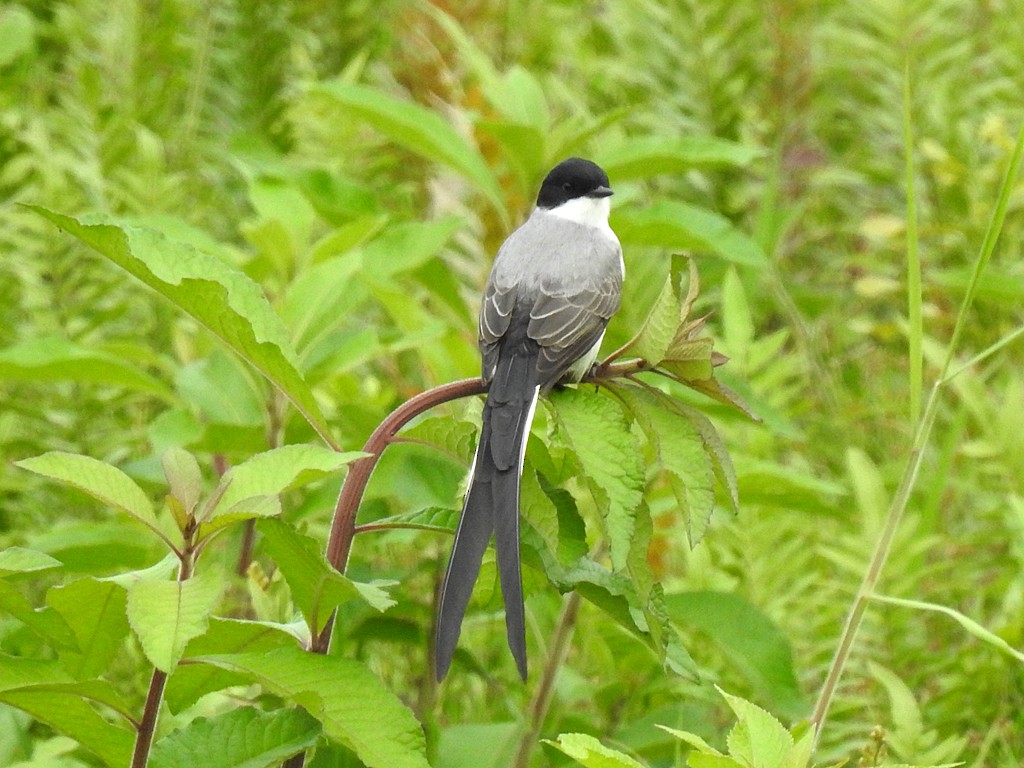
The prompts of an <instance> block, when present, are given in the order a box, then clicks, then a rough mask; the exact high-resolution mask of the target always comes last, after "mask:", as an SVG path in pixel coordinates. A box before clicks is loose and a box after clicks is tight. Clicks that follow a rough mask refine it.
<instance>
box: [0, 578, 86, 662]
mask: <svg viewBox="0 0 1024 768" xmlns="http://www.w3.org/2000/svg"><path fill="white" fill-rule="evenodd" d="M0 612H3V613H8V614H10V615H11V616H13V617H14V618H16V619H17V620H18V621H20V622H21V623H22V624H24V625H25V626H26V627H28V628H29V629H30V630H32V632H34V633H35V634H36V635H38V636H39V637H40V638H41V639H42V640H44V641H46V642H48V643H50V644H52V645H54V646H57V647H59V648H74V647H75V635H74V633H73V632H72V631H71V628H70V627H69V626H68V625H67V624H66V623H65V622H64V620H63V619H62V618H61V616H60V614H58V613H57V612H56V611H54V610H53V609H52V608H49V607H45V608H36V607H35V606H34V605H32V603H30V602H29V601H28V599H27V598H26V597H25V596H24V595H23V594H22V593H21V592H20V591H19V590H18V588H17V587H15V586H14V585H13V584H11V583H9V582H8V581H6V580H3V581H0Z"/></svg>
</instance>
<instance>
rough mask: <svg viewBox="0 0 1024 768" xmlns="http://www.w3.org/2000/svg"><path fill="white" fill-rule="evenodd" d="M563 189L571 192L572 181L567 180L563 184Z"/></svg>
mask: <svg viewBox="0 0 1024 768" xmlns="http://www.w3.org/2000/svg"><path fill="white" fill-rule="evenodd" d="M562 189H564V190H565V191H566V192H571V191H572V183H571V182H568V181H567V182H565V184H563V185H562Z"/></svg>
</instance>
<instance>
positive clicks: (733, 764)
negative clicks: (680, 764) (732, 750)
mask: <svg viewBox="0 0 1024 768" xmlns="http://www.w3.org/2000/svg"><path fill="white" fill-rule="evenodd" d="M686 764H687V765H689V766H690V768H751V767H750V766H749V765H748V764H747V763H741V762H740V761H738V760H733V759H732V758H731V757H729V756H728V755H707V754H703V753H700V752H697V753H690V755H689V757H687V758H686Z"/></svg>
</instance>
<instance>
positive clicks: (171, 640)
mask: <svg viewBox="0 0 1024 768" xmlns="http://www.w3.org/2000/svg"><path fill="white" fill-rule="evenodd" d="M220 590H221V583H220V580H219V579H218V578H217V577H216V576H211V575H207V574H203V575H200V576H194V577H192V578H191V579H188V580H187V581H148V580H147V581H139V582H137V583H136V584H134V585H132V586H131V587H129V589H128V621H129V622H130V623H131V626H132V630H133V631H134V632H135V634H136V636H138V638H139V642H140V643H142V650H143V651H144V652H145V654H146V658H147V659H149V661H150V662H151V663H152V664H153V666H155V667H156V668H157V669H160V670H162V671H164V672H167V673H168V674H170V673H171V672H173V671H174V668H175V667H176V666H177V664H178V661H179V660H180V659H181V657H182V653H183V652H184V650H185V645H186V644H187V643H188V641H189V640H191V639H192V638H193V637H197V636H199V635H201V634H202V633H203V632H205V631H206V627H207V625H208V624H209V621H210V613H211V612H212V611H213V608H214V606H215V605H216V604H217V599H218V598H219V597H220Z"/></svg>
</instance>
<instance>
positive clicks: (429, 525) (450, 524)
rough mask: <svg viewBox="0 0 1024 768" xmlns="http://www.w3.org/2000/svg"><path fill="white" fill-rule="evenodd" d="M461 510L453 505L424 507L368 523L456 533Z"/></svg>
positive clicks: (379, 525)
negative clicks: (452, 506)
mask: <svg viewBox="0 0 1024 768" xmlns="http://www.w3.org/2000/svg"><path fill="white" fill-rule="evenodd" d="M460 514H461V510H458V509H453V508H451V507H424V508H423V509H417V510H416V511H414V512H403V513H401V514H398V515H391V516H389V517H382V518H381V519H380V520H374V521H373V522H372V523H368V525H370V526H373V527H374V528H414V529H417V530H423V531H437V532H440V533H454V532H455V529H456V527H458V524H459V515H460Z"/></svg>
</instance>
